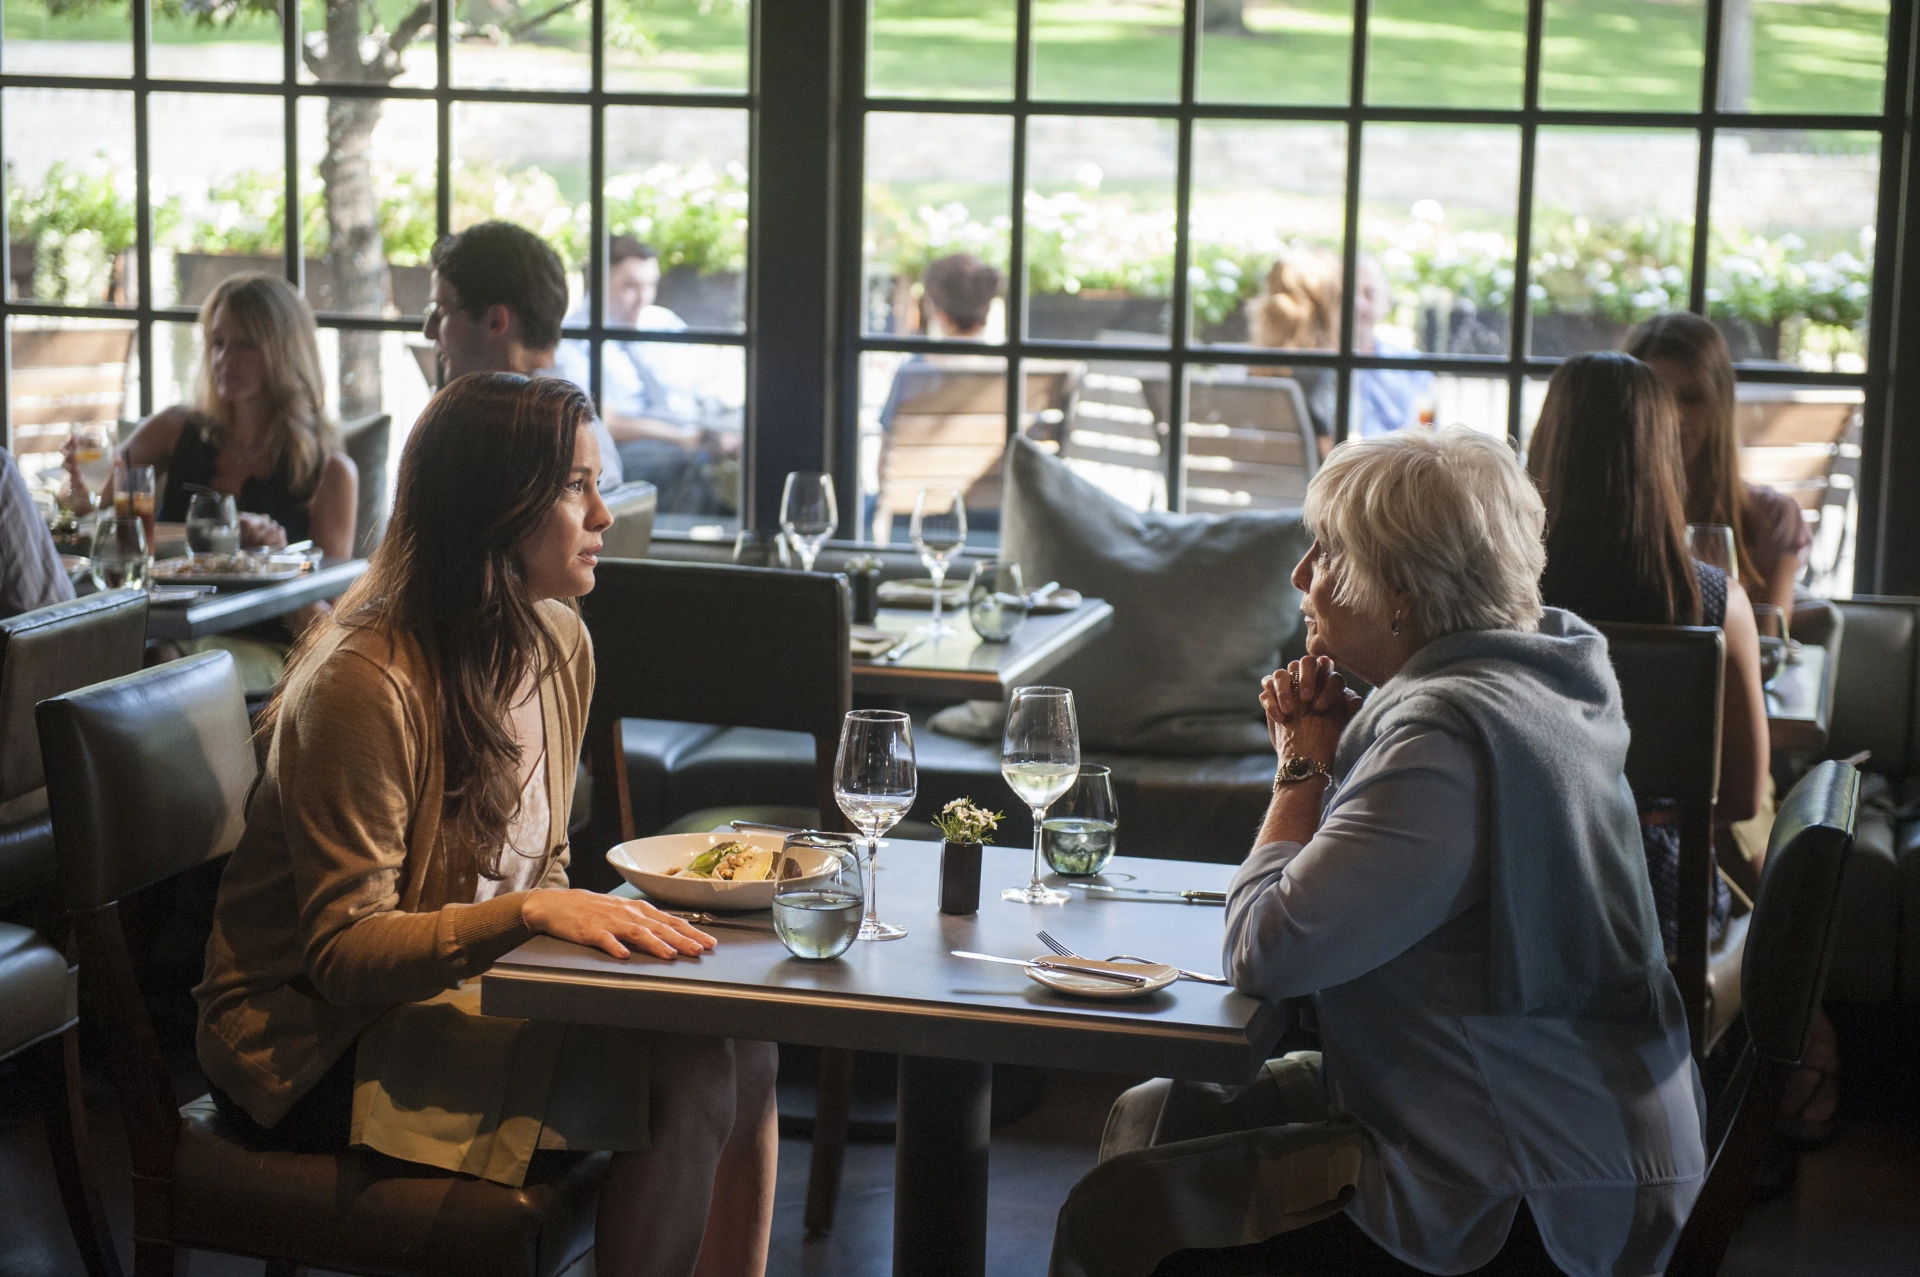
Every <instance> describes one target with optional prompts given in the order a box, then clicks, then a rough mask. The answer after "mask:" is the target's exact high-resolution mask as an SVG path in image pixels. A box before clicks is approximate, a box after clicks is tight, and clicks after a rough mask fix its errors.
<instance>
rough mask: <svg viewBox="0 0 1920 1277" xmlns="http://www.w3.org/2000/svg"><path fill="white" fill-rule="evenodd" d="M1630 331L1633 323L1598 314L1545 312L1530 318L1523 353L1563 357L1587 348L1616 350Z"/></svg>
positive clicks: (1624, 343) (1546, 356) (1578, 353)
mask: <svg viewBox="0 0 1920 1277" xmlns="http://www.w3.org/2000/svg"><path fill="white" fill-rule="evenodd" d="M1632 331H1633V325H1631V324H1623V323H1620V322H1619V321H1617V320H1612V319H1608V318H1606V317H1605V316H1602V315H1578V314H1569V313H1564V312H1557V311H1549V312H1548V313H1546V314H1542V315H1535V316H1534V317H1533V340H1532V341H1531V342H1529V343H1528V345H1527V353H1528V354H1530V355H1541V356H1544V357H1545V358H1548V359H1564V358H1566V357H1568V356H1570V355H1584V354H1586V353H1587V352H1588V351H1590V350H1619V349H1620V348H1622V347H1623V346H1625V345H1626V344H1627V334H1628V333H1630V332H1632Z"/></svg>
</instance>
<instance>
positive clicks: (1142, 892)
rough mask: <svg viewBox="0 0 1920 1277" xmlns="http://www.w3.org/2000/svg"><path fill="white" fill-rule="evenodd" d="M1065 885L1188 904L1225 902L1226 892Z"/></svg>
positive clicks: (1219, 903) (1220, 903)
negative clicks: (1154, 897) (1159, 897)
mask: <svg viewBox="0 0 1920 1277" xmlns="http://www.w3.org/2000/svg"><path fill="white" fill-rule="evenodd" d="M1067 885H1068V886H1069V887H1076V888H1078V889H1079V890H1081V891H1104V892H1108V893H1110V894H1113V895H1118V896H1161V897H1164V898H1167V899H1172V900H1184V901H1186V902H1187V903H1188V904H1190V905H1224V904H1226V903H1227V893H1226V892H1224V891H1168V890H1166V889H1165V888H1163V887H1108V886H1104V885H1102V884H1100V883H1095V882H1070V883H1068V884H1067Z"/></svg>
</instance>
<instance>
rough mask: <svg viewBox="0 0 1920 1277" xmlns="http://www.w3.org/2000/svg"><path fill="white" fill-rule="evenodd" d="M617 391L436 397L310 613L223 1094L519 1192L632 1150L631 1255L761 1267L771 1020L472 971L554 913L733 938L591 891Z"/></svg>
mask: <svg viewBox="0 0 1920 1277" xmlns="http://www.w3.org/2000/svg"><path fill="white" fill-rule="evenodd" d="M592 418H593V405H592V404H591V403H590V402H589V401H588V399H587V397H586V395H585V394H584V393H582V392H581V391H580V390H579V388H578V387H576V386H574V385H572V384H571V383H570V382H567V381H564V380H560V379H557V378H537V379H529V378H526V377H522V376H516V375H512V374H506V373H474V374H468V375H466V376H463V377H460V378H457V379H455V380H454V381H453V382H452V383H451V384H449V385H448V386H447V387H446V388H445V389H444V390H442V391H441V392H440V393H439V394H438V395H436V396H434V398H433V400H432V402H430V403H429V404H428V405H427V407H426V410H425V412H424V413H423V414H422V415H421V417H420V421H419V423H418V424H417V425H416V426H415V427H414V430H413V432H412V436H411V438H409V440H408V441H407V445H406V450H405V452H404V453H403V454H402V456H401V459H400V476H399V482H398V485H397V489H396V492H395V504H394V512H393V521H392V524H391V526H390V527H389V530H388V532H387V536H386V539H385V540H384V541H383V542H382V543H381V545H380V547H379V549H378V550H376V551H375V553H374V556H373V563H372V566H371V568H370V569H369V570H368V572H367V574H366V575H365V576H364V577H362V578H361V580H360V581H359V582H357V583H356V584H355V585H354V586H353V588H352V589H351V590H349V591H348V593H347V594H346V596H345V597H343V598H342V599H341V601H340V605H339V608H338V610H337V611H336V612H335V614H334V617H333V618H332V619H331V620H329V621H328V622H327V623H325V624H323V625H316V626H314V627H313V629H311V630H310V631H309V632H308V633H307V635H305V636H303V639H302V642H301V646H300V648H299V650H298V651H297V652H296V653H295V654H294V657H293V660H292V662H291V668H290V672H289V674H288V676H287V679H286V681H285V683H284V684H282V686H281V688H280V690H279V692H278V694H277V695H276V696H275V698H274V699H273V701H272V702H271V703H270V704H269V705H268V706H267V708H266V710H265V712H264V715H263V717H262V719H261V723H260V730H261V731H262V733H263V734H264V737H265V740H266V742H267V746H266V764H265V767H264V769H263V771H262V773H261V777H260V782H259V785H258V788H257V790H256V792H255V793H254V794H253V795H252V798H251V800H250V802H249V804H248V808H247V826H246V830H245V832H244V833H243V834H242V836H241V839H240V843H239V845H238V846H237V847H236V848H235V850H234V853H233V856H232V858H231V860H230V861H229V862H228V864H227V867H226V871H225V873H224V875H223V876H222V878H221V880H220V894H219V899H218V902H217V904H216V906H215V910H214V919H213V932H212V936H211V938H210V939H209V941H208V944H207V955H206V968H205V972H206V973H205V978H204V979H203V981H202V982H201V984H200V985H199V986H198V987H197V988H196V989H195V990H194V995H195V999H196V1002H197V1004H198V1008H199V1031H198V1040H197V1048H198V1055H199V1060H200V1064H201V1067H202V1068H203V1069H204V1070H205V1072H206V1075H207V1079H208V1081H209V1082H210V1083H211V1089H212V1095H213V1099H214V1103H215V1104H216V1105H218V1106H219V1108H220V1110H221V1112H222V1114H223V1115H224V1117H225V1118H226V1119H227V1120H228V1121H229V1122H231V1123H234V1124H236V1125H237V1126H238V1127H239V1128H240V1129H242V1130H244V1131H246V1132H247V1134H248V1136H249V1137H250V1138H251V1139H253V1140H257V1141H258V1142H260V1143H262V1144H265V1145H267V1146H270V1147H279V1148H290V1149H296V1150H300V1149H311V1150H325V1151H334V1150H339V1149H343V1148H346V1147H348V1146H349V1145H353V1146H360V1147H366V1148H371V1149H374V1150H377V1151H379V1152H381V1153H384V1154H386V1155H388V1156H390V1157H396V1158H400V1159H403V1160H406V1161H412V1162H420V1163H423V1164H425V1165H428V1166H434V1167H438V1168H440V1169H442V1170H446V1171H459V1172H463V1173H467V1174H472V1175H477V1176H481V1177H484V1178H487V1179H491V1180H494V1181H496V1182H498V1183H503V1184H508V1185H520V1184H523V1183H525V1182H526V1177H527V1174H528V1171H529V1169H530V1168H531V1167H532V1166H533V1164H534V1163H535V1162H536V1161H537V1160H538V1159H539V1158H541V1157H542V1156H543V1155H546V1154H545V1151H546V1150H556V1149H568V1150H587V1149H602V1150H608V1151H611V1152H612V1153H613V1159H612V1164H611V1166H610V1168H609V1170H608V1173H607V1177H606V1180H605V1182H604V1185H603V1187H602V1189H601V1196H600V1207H599V1215H598V1221H597V1227H596V1231H595V1254H594V1263H595V1266H596V1268H597V1270H598V1271H599V1272H601V1273H603V1274H607V1277H635V1275H639V1274H675V1275H677V1277H686V1275H687V1274H691V1273H693V1272H695V1271H696V1265H697V1266H698V1271H700V1272H715V1273H741V1274H752V1273H757V1272H762V1271H764V1267H765V1263H766V1254H767V1241H768V1236H769V1230H770V1228H771V1224H772V1216H773V1189H774V1172H775V1163H776V1157H777V1153H778V1134H777V1127H776V1113H775V1111H774V1102H773V1096H774V1073H775V1071H776V1068H777V1064H778V1057H777V1054H776V1051H775V1048H774V1046H773V1044H771V1043H767V1042H735V1041H729V1040H725V1039H717V1038H703V1037H692V1036H682V1035H677V1034H665V1033H659V1034H650V1033H639V1032H633V1031H628V1030H619V1029H596V1028H588V1027H584V1026H564V1025H560V1024H556V1023H549V1022H543V1021H530V1020H514V1019H503V1018H499V1017H494V1016H489V1015H485V1014H483V1013H482V1012H481V1010H480V989H479V984H478V982H477V980H476V979H475V977H477V976H479V975H480V973H481V972H483V971H485V970H486V969H487V968H488V967H489V966H490V965H492V963H493V962H494V961H495V960H496V959H498V958H500V957H501V956H502V955H504V954H505V953H507V951H508V950H510V949H512V948H514V947H515V946H517V945H519V944H522V943H524V942H525V941H527V940H529V939H531V938H532V937H534V936H536V935H550V936H555V937H558V938H559V939H562V940H567V941H570V942H572V943H575V944H581V945H587V946H590V947H593V948H596V949H598V950H600V951H601V952H603V953H605V954H608V955H610V956H612V957H614V958H625V957H628V956H629V955H630V954H632V953H634V952H636V951H637V952H641V953H645V954H648V955H650V956H652V957H655V958H659V959H663V960H669V961H670V960H673V959H675V958H679V957H692V956H698V955H699V954H702V953H705V952H707V951H709V950H711V949H713V948H714V946H715V941H714V938H713V937H711V936H709V935H707V934H705V933H704V932H701V931H699V930H697V929H695V928H694V927H693V926H692V925H691V924H689V923H686V922H683V921H681V920H680V919H677V918H674V917H672V916H671V915H669V914H666V913H663V912H662V911H660V910H658V909H655V908H654V907H653V906H652V905H649V904H645V903H642V902H639V901H628V900H622V899H620V898H618V897H616V896H609V895H603V894H600V893H598V892H591V891H579V890H571V889H569V888H568V885H567V863H568V858H569V848H568V845H567V832H566V814H567V811H568V809H569V807H570V805H571V802H572V798H573V783H574V766H573V764H574V760H575V759H576V758H577V757H579V754H580V746H581V740H582V738H583V736H584V733H585V730H586V717H587V708H588V705H589V703H590V702H591V700H592V695H593V679H594V656H593V645H592V640H591V637H590V636H589V635H588V633H587V630H586V627H585V626H584V625H583V624H582V623H581V620H580V613H579V609H578V606H577V604H576V602H575V600H576V599H578V598H579V597H580V596H581V595H583V594H585V593H587V592H588V591H590V590H592V589H593V585H594V571H595V567H596V563H597V555H598V553H599V550H600V546H601V536H602V534H603V533H604V532H605V531H606V529H607V528H608V527H609V526H610V525H611V523H612V518H611V516H610V515H609V514H608V512H607V507H606V505H605V504H604V502H602V500H601V498H600V495H599V493H598V492H597V491H596V489H595V485H594V478H595V472H596V471H597V470H598V469H599V465H600V457H599V443H598V441H597V440H596V439H595V437H594V432H593V430H592V429H591V428H590V427H589V423H590V422H591V421H592Z"/></svg>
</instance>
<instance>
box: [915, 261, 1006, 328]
mask: <svg viewBox="0 0 1920 1277" xmlns="http://www.w3.org/2000/svg"><path fill="white" fill-rule="evenodd" d="M1005 286H1006V278H1005V277H1004V276H1003V275H1001V273H1000V271H999V269H998V268H997V267H994V266H989V265H988V264H987V263H985V262H983V261H981V260H980V259H979V258H978V257H975V256H974V255H973V254H972V253H949V254H948V255H947V256H945V257H940V258H936V259H935V260H934V261H932V262H930V263H928V265H927V270H926V274H924V275H923V276H921V288H922V290H923V297H922V301H923V303H924V304H925V306H926V315H927V321H928V322H927V336H929V337H933V338H936V339H938V338H945V339H946V340H948V341H984V340H986V333H987V320H988V319H989V318H991V317H992V315H993V304H994V303H995V302H996V301H998V300H1000V290H1001V289H1002V288H1004V287H1005Z"/></svg>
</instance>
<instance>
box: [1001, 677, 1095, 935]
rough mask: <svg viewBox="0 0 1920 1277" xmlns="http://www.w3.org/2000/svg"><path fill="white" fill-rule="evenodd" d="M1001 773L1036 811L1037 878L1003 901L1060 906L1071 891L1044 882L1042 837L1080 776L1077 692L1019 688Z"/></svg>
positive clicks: (1011, 706) (1009, 706)
mask: <svg viewBox="0 0 1920 1277" xmlns="http://www.w3.org/2000/svg"><path fill="white" fill-rule="evenodd" d="M1000 774H1001V775H1002V776H1004V777H1006V778H1007V785H1008V786H1009V787H1010V788H1011V789H1012V790H1013V792H1014V793H1015V794H1018V795H1019V796H1020V800H1021V801H1022V802H1024V803H1026V805H1027V806H1028V807H1030V808H1031V809H1032V810H1033V879H1032V881H1030V882H1029V883H1028V884H1027V885H1026V886H1024V887H1008V888H1007V889H1006V890H1005V891H1003V892H1001V893H1000V898H1001V899H1002V900H1012V901H1015V902H1018V903H1023V904H1030V905H1058V904H1065V903H1066V902H1067V898H1068V897H1067V893H1066V892H1064V891H1057V890H1055V889H1053V888H1052V887H1048V886H1045V885H1043V884H1042V883H1041V881H1040V855H1041V848H1040V839H1041V835H1042V833H1043V827H1044V826H1045V824H1046V819H1047V808H1048V807H1049V806H1050V805H1052V803H1053V801H1054V799H1056V798H1058V797H1060V795H1062V794H1064V793H1066V792H1067V790H1068V789H1069V788H1071V787H1072V785H1073V782H1074V778H1075V777H1076V776H1078V775H1079V774H1080V724H1079V723H1078V722H1077V721H1076V720H1075V718H1074V714H1073V693H1072V692H1070V691H1068V690H1067V689H1066V688H1064V687H1016V688H1015V689H1014V690H1013V697H1012V699H1011V700H1009V701H1008V702H1007V734H1006V736H1005V737H1004V738H1003V739H1002V741H1001V743H1000Z"/></svg>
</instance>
